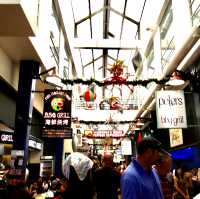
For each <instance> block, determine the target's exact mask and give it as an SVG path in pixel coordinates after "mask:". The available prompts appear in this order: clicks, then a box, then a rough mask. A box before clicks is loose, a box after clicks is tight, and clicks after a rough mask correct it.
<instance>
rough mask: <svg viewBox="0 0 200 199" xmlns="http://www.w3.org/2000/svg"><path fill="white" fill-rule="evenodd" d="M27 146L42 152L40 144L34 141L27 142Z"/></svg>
mask: <svg viewBox="0 0 200 199" xmlns="http://www.w3.org/2000/svg"><path fill="white" fill-rule="evenodd" d="M28 146H29V147H31V148H34V149H38V150H42V143H40V142H36V141H35V140H29V142H28Z"/></svg>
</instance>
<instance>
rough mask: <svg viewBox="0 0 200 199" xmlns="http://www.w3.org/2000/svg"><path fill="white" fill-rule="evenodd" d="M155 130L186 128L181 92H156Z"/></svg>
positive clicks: (182, 93) (183, 99) (183, 101)
mask: <svg viewBox="0 0 200 199" xmlns="http://www.w3.org/2000/svg"><path fill="white" fill-rule="evenodd" d="M156 116H157V128H187V119H186V110H185V98H184V92H183V91H182V90H176V91H172V90H170V91H157V92H156Z"/></svg>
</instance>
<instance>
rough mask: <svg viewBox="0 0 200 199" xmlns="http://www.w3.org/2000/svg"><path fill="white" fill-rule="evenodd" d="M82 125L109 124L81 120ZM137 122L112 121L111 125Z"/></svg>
mask: <svg viewBox="0 0 200 199" xmlns="http://www.w3.org/2000/svg"><path fill="white" fill-rule="evenodd" d="M78 122H79V123H81V124H87V125H88V124H108V123H106V121H85V120H79V121H78ZM134 122H136V121H134V120H128V121H110V122H109V124H129V123H134Z"/></svg>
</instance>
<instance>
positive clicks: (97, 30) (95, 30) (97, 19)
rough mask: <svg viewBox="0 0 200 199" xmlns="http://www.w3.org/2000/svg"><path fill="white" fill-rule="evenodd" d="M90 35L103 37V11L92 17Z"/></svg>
mask: <svg viewBox="0 0 200 199" xmlns="http://www.w3.org/2000/svg"><path fill="white" fill-rule="evenodd" d="M92 36H93V38H97V39H98V38H100V39H102V38H103V12H100V13H98V14H97V15H95V16H93V17H92Z"/></svg>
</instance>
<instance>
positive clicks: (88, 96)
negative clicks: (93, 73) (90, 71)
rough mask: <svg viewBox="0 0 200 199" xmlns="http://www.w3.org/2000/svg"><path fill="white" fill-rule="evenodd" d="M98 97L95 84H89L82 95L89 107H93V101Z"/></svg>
mask: <svg viewBox="0 0 200 199" xmlns="http://www.w3.org/2000/svg"><path fill="white" fill-rule="evenodd" d="M96 97H97V96H96V93H95V89H94V85H93V84H92V85H91V86H89V88H88V89H87V90H86V91H85V92H84V93H83V95H81V96H80V98H83V99H84V100H85V102H86V106H87V108H92V107H93V105H94V103H93V102H94V101H95V100H96Z"/></svg>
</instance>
